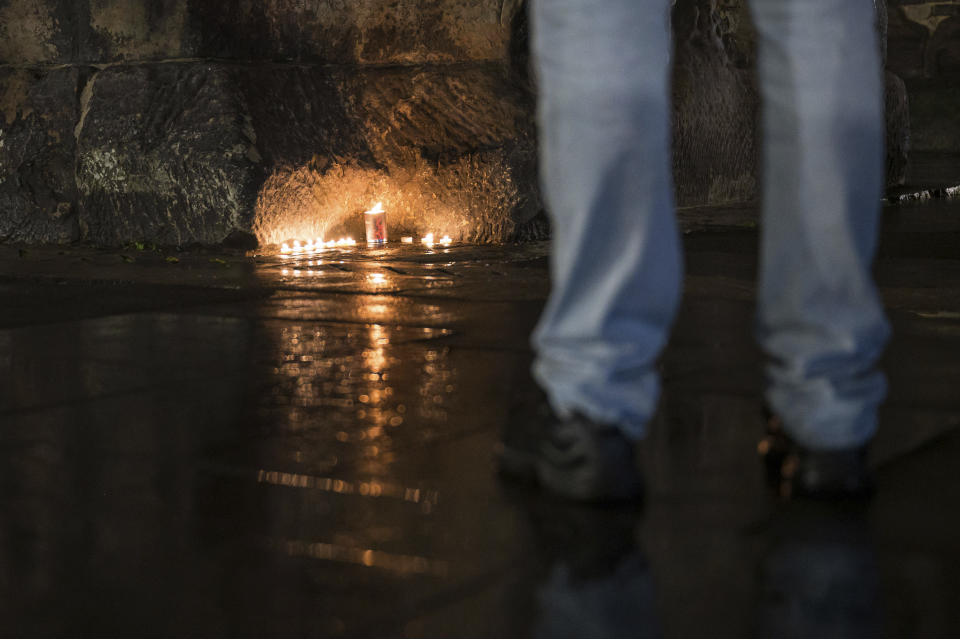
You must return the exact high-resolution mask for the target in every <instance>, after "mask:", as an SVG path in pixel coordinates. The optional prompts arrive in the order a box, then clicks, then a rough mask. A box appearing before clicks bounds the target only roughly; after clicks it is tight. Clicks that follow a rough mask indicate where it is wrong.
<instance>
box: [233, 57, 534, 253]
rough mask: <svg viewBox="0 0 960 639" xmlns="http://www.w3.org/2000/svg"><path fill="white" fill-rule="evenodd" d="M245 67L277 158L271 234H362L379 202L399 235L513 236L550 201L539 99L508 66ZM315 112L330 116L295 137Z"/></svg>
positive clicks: (268, 185) (267, 195) (272, 160)
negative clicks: (268, 73) (513, 82)
mask: <svg viewBox="0 0 960 639" xmlns="http://www.w3.org/2000/svg"><path fill="white" fill-rule="evenodd" d="M245 74H246V77H248V78H250V81H249V82H243V83H242V85H243V86H246V87H251V91H250V94H249V96H248V102H249V104H250V108H251V113H252V114H253V116H254V117H253V121H254V123H255V128H256V129H257V132H258V146H259V147H260V148H261V149H262V153H263V155H264V157H265V158H266V159H267V160H268V162H269V164H270V165H271V170H270V173H269V175H268V176H267V177H266V181H265V183H264V185H263V187H262V188H261V191H260V195H259V197H258V200H257V206H256V220H255V230H256V233H257V236H258V237H259V238H260V239H261V241H263V242H266V243H277V242H281V241H284V240H286V239H291V238H292V237H300V238H314V237H330V236H331V233H332V234H334V235H337V234H349V235H352V236H354V237H362V234H363V233H362V219H361V216H360V213H362V211H364V210H366V209H368V208H370V207H371V206H372V205H373V204H374V203H375V202H377V201H382V202H383V205H384V207H385V209H386V210H387V212H388V224H389V226H390V228H391V231H390V232H391V234H392V236H393V237H397V236H398V235H399V234H409V235H416V236H422V235H423V234H426V233H431V232H432V233H435V234H438V236H439V235H443V234H448V235H450V236H451V237H452V238H454V239H457V240H466V241H480V242H484V241H503V240H505V239H510V238H511V237H514V236H516V235H517V234H522V233H523V227H524V225H525V224H526V223H528V222H529V221H530V220H531V218H533V216H534V215H536V213H537V212H538V211H539V209H540V203H539V198H538V195H537V187H536V165H535V156H536V151H535V142H534V135H533V122H532V118H531V113H532V105H531V104H530V102H529V97H528V96H525V95H524V94H523V93H522V92H520V91H518V90H516V89H513V88H512V87H511V86H510V85H509V83H507V82H506V80H505V78H504V77H503V75H502V74H501V73H500V71H499V70H498V69H495V68H490V69H484V68H472V69H457V70H453V71H441V70H437V69H431V70H418V69H410V68H394V69H370V70H365V71H353V72H346V71H337V72H333V73H331V72H329V71H323V70H316V69H314V70H311V71H295V72H289V73H285V74H283V75H277V76H275V78H274V79H272V80H271V79H268V78H263V77H259V74H260V72H257V71H254V72H245ZM298 95H302V96H303V100H298V99H295V98H296V96H298ZM307 96H314V97H313V98H312V99H313V100H316V102H312V101H311V98H308V97H307ZM318 96H326V97H318ZM278 97H280V98H282V99H277V98H278ZM281 104H283V105H287V106H288V107H291V108H282V107H280V105H281ZM314 110H317V111H318V112H320V113H322V116H319V117H320V118H321V121H322V122H323V124H322V125H321V126H315V127H313V128H309V127H308V128H307V129H306V130H305V131H303V134H302V135H300V134H299V133H298V134H296V135H293V136H291V134H290V132H291V131H296V132H299V131H300V127H301V124H302V123H308V124H310V123H316V122H317V116H313V115H312V113H313V111H314Z"/></svg>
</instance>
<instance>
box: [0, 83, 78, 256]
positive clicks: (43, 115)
mask: <svg viewBox="0 0 960 639" xmlns="http://www.w3.org/2000/svg"><path fill="white" fill-rule="evenodd" d="M85 73H86V72H85V71H84V70H82V69H79V68H76V67H74V68H65V69H57V70H53V71H49V72H41V71H29V70H23V69H10V68H6V69H0V241H9V242H58V243H62V242H69V241H71V240H75V239H77V238H78V237H79V229H78V225H77V221H78V218H77V211H76V202H77V189H76V183H75V180H74V153H75V149H76V144H75V141H74V126H75V124H76V122H77V118H78V86H79V83H80V81H81V79H82V77H83V76H84V75H85Z"/></svg>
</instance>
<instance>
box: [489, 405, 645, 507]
mask: <svg viewBox="0 0 960 639" xmlns="http://www.w3.org/2000/svg"><path fill="white" fill-rule="evenodd" d="M497 453H498V454H497V462H498V466H499V470H500V473H501V474H502V475H505V476H507V477H511V478H516V479H524V480H528V481H533V482H536V483H537V484H539V485H540V487H542V488H544V489H545V490H547V491H549V492H551V493H553V494H554V495H557V496H559V497H563V498H565V499H571V500H575V501H589V502H604V501H622V500H632V499H637V498H638V497H640V496H641V495H642V493H643V481H642V478H641V475H640V472H639V470H638V469H637V466H636V449H635V446H634V444H633V442H631V441H630V440H628V439H627V438H626V437H624V436H623V433H622V432H621V431H620V429H619V428H617V427H616V425H614V424H601V423H598V422H595V421H593V420H591V419H589V418H587V417H584V416H582V415H579V414H575V415H573V416H571V417H569V418H566V419H563V418H560V417H558V416H556V415H555V414H554V413H553V411H552V410H551V409H550V407H549V405H548V404H547V403H546V401H545V400H544V401H539V402H537V407H536V408H535V410H533V411H528V412H527V413H526V415H523V420H522V421H514V423H512V424H510V426H509V427H508V428H507V429H506V430H505V432H504V438H503V441H502V442H501V445H500V447H499V450H498V451H497Z"/></svg>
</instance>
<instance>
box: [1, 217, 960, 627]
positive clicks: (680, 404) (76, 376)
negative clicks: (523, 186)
mask: <svg viewBox="0 0 960 639" xmlns="http://www.w3.org/2000/svg"><path fill="white" fill-rule="evenodd" d="M956 219H957V218H956V216H953V217H951V218H949V219H946V220H945V221H943V220H942V221H940V222H938V223H937V224H938V225H933V226H930V225H931V224H932V223H931V222H929V220H927V221H925V224H926V225H927V226H925V227H924V228H923V229H914V230H912V231H911V232H913V233H921V234H922V233H934V232H935V233H936V234H937V237H938V238H939V239H938V240H937V241H938V242H940V243H941V244H942V242H943V241H944V240H943V237H945V236H944V233H945V232H955V230H956V221H955V220H956ZM951 220H953V221H951ZM951 224H952V225H953V226H951ZM931 228H933V229H934V230H931ZM897 238H899V239H898V240H897V241H890V240H889V239H888V240H887V241H886V244H885V245H884V246H886V249H882V251H881V252H882V257H881V261H880V264H879V267H878V270H879V273H880V278H881V283H885V285H884V291H883V292H884V295H885V299H886V300H887V303H888V306H889V307H890V313H891V317H892V319H893V322H894V326H895V337H894V342H893V344H892V345H891V349H890V352H889V354H888V356H887V360H886V362H887V368H888V371H889V374H890V377H891V398H890V401H889V402H888V405H887V407H886V408H885V409H884V410H885V412H884V416H883V420H884V421H883V427H882V429H881V432H880V434H879V436H878V439H877V442H876V446H875V449H874V463H875V465H876V467H877V469H878V475H879V480H880V492H879V494H878V496H877V498H876V499H875V500H874V501H873V502H871V503H870V504H868V505H866V506H865V507H853V506H852V505H851V506H849V507H847V506H840V507H839V510H836V509H833V510H831V508H832V507H828V506H810V507H805V506H798V505H797V504H781V503H777V502H774V501H772V500H771V499H770V498H769V496H768V495H767V494H766V493H765V492H764V486H763V481H762V477H761V475H760V471H761V468H760V465H759V464H758V462H757V460H756V458H755V453H754V446H755V443H756V437H757V435H758V433H759V431H760V426H761V424H760V413H759V405H760V398H759V392H758V391H759V357H758V355H757V353H756V351H755V349H754V348H753V346H752V338H751V335H750V323H751V322H750V318H751V317H752V312H753V285H752V278H753V276H754V271H755V258H754V253H753V250H754V248H755V243H756V231H755V230H754V229H752V228H749V227H742V228H735V229H731V228H726V229H721V230H713V231H709V232H707V231H704V232H702V233H694V234H691V235H688V236H687V237H686V240H687V247H688V250H689V253H688V260H687V261H688V264H687V272H688V276H687V280H686V299H685V302H684V307H683V310H682V312H681V315H680V319H679V323H678V327H677V332H676V334H675V335H674V338H673V340H672V341H671V344H670V346H669V348H668V350H667V352H666V354H665V356H664V360H663V371H664V382H665V384H664V388H665V392H664V397H663V402H662V407H661V411H660V413H659V414H658V416H657V418H656V420H655V423H654V424H653V428H652V433H651V437H650V439H649V441H648V442H647V443H646V444H645V445H644V447H643V450H642V460H643V465H644V467H645V473H646V475H647V478H648V482H649V491H648V497H647V500H646V503H645V505H644V506H643V507H642V508H640V509H623V508H606V509H591V508H582V507H575V506H565V505H562V504H556V503H554V502H551V501H549V500H543V499H541V498H540V497H539V496H538V495H536V493H534V492H531V491H530V490H529V489H528V488H525V487H517V486H509V485H503V484H501V483H499V482H498V481H497V479H496V478H495V475H494V473H493V466H492V462H491V454H490V453H491V450H492V449H493V446H494V444H495V442H496V441H497V437H498V429H499V428H500V427H501V425H502V424H503V423H504V421H505V418H506V415H507V414H508V411H509V410H510V407H511V402H512V400H513V398H514V397H515V396H516V395H517V394H520V395H523V394H525V393H529V392H532V387H531V386H530V382H529V378H528V377H527V375H526V373H525V370H526V367H527V365H528V364H529V359H530V353H529V348H528V346H527V336H528V334H529V330H530V329H531V327H532V326H533V324H534V322H535V320H536V317H537V315H538V313H539V310H540V308H541V305H542V303H543V300H544V298H545V294H546V291H547V286H548V281H547V280H548V278H547V271H546V255H547V253H546V247H545V246H544V245H539V244H534V245H527V246H520V247H463V246H451V247H443V248H441V247H438V246H435V247H433V248H432V249H427V248H426V247H425V246H422V245H419V244H413V245H402V244H398V245H397V246H395V247H393V246H390V247H387V248H382V249H376V250H375V251H368V250H361V249H349V250H348V249H343V250H340V249H331V250H330V251H328V252H326V253H324V254H323V255H322V256H314V255H311V256H306V255H304V256H293V255H291V256H289V257H282V256H263V257H257V258H238V257H236V256H234V257H230V256H227V257H226V258H225V259H224V260H223V261H224V262H225V263H227V266H223V265H222V264H220V263H217V264H214V263H211V262H210V260H209V257H208V256H206V255H199V256H197V257H196V258H193V257H191V255H189V254H184V255H181V256H180V261H179V263H178V264H177V265H176V268H177V269H179V270H178V271H176V272H172V271H171V268H173V267H171V266H170V265H169V264H167V263H165V262H164V261H163V260H162V257H161V258H158V259H157V260H156V264H153V263H151V262H149V259H148V258H146V257H145V258H144V259H143V260H140V261H138V262H137V264H135V265H122V266H118V262H117V261H114V262H109V261H108V259H107V257H109V256H107V257H105V256H104V254H100V253H95V252H90V253H83V252H82V251H83V250H82V249H77V250H76V251H77V252H71V250H64V251H63V254H62V255H58V254H57V253H56V252H50V253H45V252H43V251H40V250H38V251H36V252H34V253H33V254H32V256H31V258H30V259H22V258H20V257H19V256H17V255H16V254H13V255H12V256H9V255H7V254H6V253H4V252H3V249H2V247H0V264H2V265H3V266H4V267H5V268H7V269H8V270H9V271H10V272H22V273H24V276H23V277H22V278H21V279H18V280H16V281H4V282H2V283H0V291H2V292H3V294H4V296H5V300H6V302H7V303H6V304H5V306H4V307H3V308H2V309H0V378H2V380H3V382H4V383H3V384H0V418H2V420H3V428H2V429H0V505H2V518H0V635H2V636H4V637H7V636H10V637H58V636H81V637H83V636H132V637H135V636H143V635H147V636H160V637H167V636H170V637H173V636H184V635H193V636H202V637H262V636H270V637H280V638H285V637H304V636H310V637H411V638H412V637H527V636H538V637H566V636H576V637H590V636H603V637H619V636H624V637H626V636H630V637H687V636H690V637H693V636H703V635H704V634H708V635H710V636H716V637H736V638H740V637H745V636H761V637H767V636H769V637H779V636H818V637H819V636H852V637H874V636H878V633H880V632H881V630H882V633H883V636H888V637H899V636H919V637H946V636H953V634H955V633H954V632H953V631H955V630H956V629H957V628H958V627H960V607H958V606H955V605H953V602H954V601H955V600H956V598H957V596H958V594H960V579H958V577H957V575H960V570H958V567H960V550H958V546H957V544H956V541H955V540H956V529H957V525H958V523H960V522H958V521H957V514H956V508H955V504H956V503H957V499H958V498H960V479H958V478H957V476H956V472H955V466H956V459H958V455H960V437H958V429H957V427H958V426H960V404H958V403H957V397H956V391H955V389H956V388H957V387H958V385H960V378H958V370H957V367H956V358H955V356H954V355H953V354H954V353H956V352H957V348H958V342H957V340H958V339H960V333H958V332H957V330H956V328H957V327H956V326H955V324H956V315H955V314H956V313H957V311H958V310H960V271H958V270H957V268H956V266H957V265H956V259H955V257H951V254H950V253H949V252H943V254H942V255H938V256H933V257H930V256H928V255H924V254H922V253H921V252H920V248H921V245H922V243H920V244H918V243H917V242H907V241H905V240H904V239H903V237H902V236H897ZM938 246H939V245H938ZM884 251H886V252H884ZM80 258H84V259H83V260H81V259H80ZM17 269H20V271H18V270H17ZM30 269H33V270H32V271H31V270H30ZM124 269H126V270H124ZM171 273H173V274H171ZM105 282H109V284H107V283H105ZM591 633H593V634H591ZM831 633H833V634H831Z"/></svg>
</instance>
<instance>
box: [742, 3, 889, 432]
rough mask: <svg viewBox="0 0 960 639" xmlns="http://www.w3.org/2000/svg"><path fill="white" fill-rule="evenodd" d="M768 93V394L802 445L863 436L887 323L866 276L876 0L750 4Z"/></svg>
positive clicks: (870, 421) (873, 198) (879, 122)
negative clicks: (874, 2)
mask: <svg viewBox="0 0 960 639" xmlns="http://www.w3.org/2000/svg"><path fill="white" fill-rule="evenodd" d="M752 9H753V14H754V20H755V23H756V27H757V31H758V47H759V50H758V53H759V69H758V72H759V79H760V85H761V92H762V98H763V137H764V147H763V152H764V162H763V194H764V195H763V234H762V249H761V280H760V287H759V300H758V301H759V304H758V307H759V308H758V338H759V340H760V344H761V346H762V347H763V349H764V350H765V352H766V353H767V354H768V356H769V357H770V363H769V364H768V366H767V378H768V390H767V401H768V402H769V403H770V405H771V406H772V408H773V410H774V411H775V412H776V413H777V414H779V415H780V416H781V417H782V418H783V420H784V425H785V428H786V429H787V430H788V432H790V433H791V434H792V435H793V437H794V438H795V439H796V440H798V441H799V442H800V443H801V444H804V445H806V446H808V447H811V448H822V449H831V448H844V447H851V446H856V445H859V444H862V443H864V442H865V441H866V440H868V439H869V438H870V437H871V436H872V435H873V433H874V431H875V429H876V413H877V407H878V405H879V404H880V402H881V401H882V400H883V397H884V394H885V388H886V386H885V379H884V376H883V374H882V373H881V372H880V371H878V370H877V368H876V362H877V359H878V358H879V356H880V354H881V351H882V350H883V347H884V345H885V343H886V340H887V337H888V333H889V329H888V325H887V322H886V319H885V316H884V313H883V308H882V306H881V304H880V301H879V299H878V295H877V291H876V287H875V285H874V281H873V278H872V276H871V272H870V264H871V261H872V259H873V256H874V252H875V249H876V242H877V234H878V229H877V225H878V217H879V207H880V197H881V194H882V179H883V164H882V162H883V127H884V121H883V101H882V91H883V89H882V82H881V80H882V76H881V70H880V57H879V44H878V41H877V35H876V31H875V27H874V23H875V13H874V6H873V2H872V1H871V0H803V1H799V0H796V1H785V0H753V3H752Z"/></svg>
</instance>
